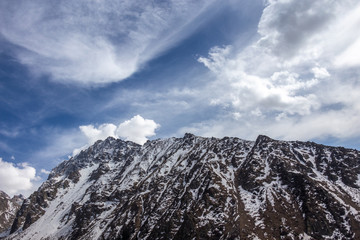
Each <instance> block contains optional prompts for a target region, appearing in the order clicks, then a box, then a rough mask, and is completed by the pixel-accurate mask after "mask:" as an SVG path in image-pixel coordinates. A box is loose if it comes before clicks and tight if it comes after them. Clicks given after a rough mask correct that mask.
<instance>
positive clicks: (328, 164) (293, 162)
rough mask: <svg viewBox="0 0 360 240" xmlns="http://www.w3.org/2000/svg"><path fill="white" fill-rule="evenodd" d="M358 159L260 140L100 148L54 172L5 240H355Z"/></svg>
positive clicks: (190, 139)
mask: <svg viewBox="0 0 360 240" xmlns="http://www.w3.org/2000/svg"><path fill="white" fill-rule="evenodd" d="M359 176H360V154H359V152H358V151H356V150H351V149H344V148H335V147H327V146H323V145H318V144H315V143H310V142H298V141H297V142H286V141H277V140H273V139H271V138H269V137H267V136H262V135H260V136H259V137H258V138H257V139H256V141H255V142H254V141H246V140H241V139H239V138H234V137H225V138H222V139H218V138H204V137H199V136H195V135H193V134H189V133H187V134H185V136H184V137H182V138H168V139H157V140H153V141H148V142H146V143H145V144H144V145H142V146H141V145H138V144H136V143H133V142H129V141H123V140H120V139H114V138H107V139H106V140H104V141H98V142H96V143H95V144H94V145H93V146H91V147H89V148H88V149H86V150H84V151H82V152H80V153H79V154H78V155H77V156H75V157H73V158H71V159H69V160H67V161H65V162H63V163H61V164H60V165H59V166H57V167H56V168H54V169H53V170H52V172H51V174H50V176H49V179H48V180H47V181H46V182H45V183H44V184H43V185H42V186H41V187H40V188H39V190H38V191H36V192H35V193H33V194H32V195H31V196H30V197H29V198H28V199H27V200H26V201H25V202H24V204H23V205H22V207H21V209H20V210H19V211H18V213H17V216H16V219H15V220H14V223H13V225H12V229H11V231H12V233H13V234H12V235H10V236H9V239H49V238H50V239H237V238H240V239H243V238H244V239H256V238H258V239H305V238H307V237H312V238H315V239H334V238H341V239H356V238H359V237H360V229H359V226H360V215H359V210H360V186H359V185H358V182H360V179H359Z"/></svg>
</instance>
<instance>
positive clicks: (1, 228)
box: [0, 191, 24, 238]
mask: <svg viewBox="0 0 360 240" xmlns="http://www.w3.org/2000/svg"><path fill="white" fill-rule="evenodd" d="M23 200H24V198H23V196H22V195H15V196H14V197H12V198H10V197H9V196H8V195H7V194H6V193H5V192H3V191H0V238H1V237H4V236H6V235H8V234H9V232H10V227H11V224H12V222H13V221H14V219H15V214H16V212H17V210H18V209H19V208H20V206H21V204H22V202H23Z"/></svg>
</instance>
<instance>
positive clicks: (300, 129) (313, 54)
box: [180, 0, 360, 140]
mask: <svg viewBox="0 0 360 240" xmlns="http://www.w3.org/2000/svg"><path fill="white" fill-rule="evenodd" d="M324 6H326V7H324ZM359 13H360V4H359V3H358V2H357V1H354V0H349V1H342V2H338V1H328V0H320V1H311V0H305V1H295V0H286V1H282V0H269V1H268V2H267V5H266V7H265V9H264V11H263V14H262V16H261V19H260V22H259V25H258V34H259V35H258V39H256V40H255V41H254V42H252V43H251V44H250V45H248V46H246V47H244V46H242V47H241V48H239V49H237V48H235V47H234V46H238V45H237V44H236V41H235V43H234V44H233V46H225V47H214V48H212V49H211V50H210V51H209V55H208V57H200V58H199V62H201V63H203V64H204V65H205V66H206V67H207V68H208V69H209V70H210V72H211V73H212V74H213V76H214V77H215V80H213V81H210V83H209V84H208V85H207V86H206V87H205V88H203V93H202V95H203V96H207V97H208V101H207V102H209V103H210V104H209V105H211V106H223V110H222V111H221V112H220V113H219V114H218V115H217V116H216V117H215V118H214V119H211V120H205V121H202V122H198V123H195V124H192V125H190V126H188V127H186V128H184V129H183V130H189V129H190V130H192V131H194V132H195V133H197V134H200V135H201V134H203V135H210V136H211V135H214V136H224V135H237V136H243V137H244V138H247V139H248V138H254V137H256V135H257V134H269V135H270V136H272V137H277V138H283V139H301V140H309V139H318V138H325V137H334V138H338V139H346V138H348V139H349V138H353V137H359V136H360V132H359V131H356V129H358V128H359V126H358V125H359V122H360V115H359V114H358V112H359V109H360V104H359V103H358V102H359V101H360V99H359V93H360V86H359V84H358V83H359V79H360V74H359V72H358V71H356V70H355V68H353V67H356V66H359V65H360V58H359V57H358V56H360V47H359V46H360V40H359V39H360V38H359V36H360V29H359V27H358V26H359V24H360V14H359ZM240 41H241V40H240ZM330 73H331V74H330ZM237 115H241V118H239V117H234V116H237ZM180 131H182V130H180Z"/></svg>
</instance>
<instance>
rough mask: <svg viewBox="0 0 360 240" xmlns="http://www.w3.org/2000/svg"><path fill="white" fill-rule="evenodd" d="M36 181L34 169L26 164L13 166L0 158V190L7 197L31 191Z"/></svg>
mask: <svg viewBox="0 0 360 240" xmlns="http://www.w3.org/2000/svg"><path fill="white" fill-rule="evenodd" d="M36 180H38V177H37V176H36V170H35V168H33V167H31V166H29V165H28V164H27V163H20V164H17V165H15V164H13V163H11V162H6V161H3V159H2V158H0V189H1V190H3V191H4V192H6V193H7V194H9V195H13V194H19V193H24V191H28V190H31V189H33V186H34V183H33V182H34V181H36Z"/></svg>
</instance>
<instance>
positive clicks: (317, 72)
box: [311, 67, 331, 79]
mask: <svg viewBox="0 0 360 240" xmlns="http://www.w3.org/2000/svg"><path fill="white" fill-rule="evenodd" d="M311 71H312V72H313V74H314V77H315V78H319V79H321V78H327V77H330V76H331V75H330V73H329V72H328V71H327V70H326V68H321V67H314V68H312V69H311Z"/></svg>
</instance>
